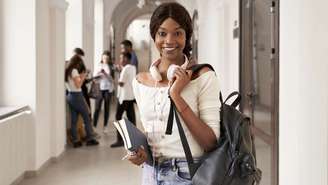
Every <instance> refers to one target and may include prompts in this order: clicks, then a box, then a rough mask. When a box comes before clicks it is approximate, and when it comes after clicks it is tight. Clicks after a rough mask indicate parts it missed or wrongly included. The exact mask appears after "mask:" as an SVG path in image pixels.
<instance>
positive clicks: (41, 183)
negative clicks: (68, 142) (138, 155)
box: [19, 132, 141, 185]
mask: <svg viewBox="0 0 328 185" xmlns="http://www.w3.org/2000/svg"><path fill="white" fill-rule="evenodd" d="M99 133H101V132H99ZM114 139H115V135H114V134H113V133H111V134H110V135H103V134H102V137H101V139H100V145H99V146H95V147H86V146H83V147H81V148H78V149H73V148H69V149H67V150H66V152H65V153H64V154H63V157H62V158H60V159H59V161H58V162H56V163H51V164H50V165H49V167H47V168H46V169H45V170H43V171H42V172H41V173H40V174H39V175H38V176H37V177H33V178H28V179H24V180H23V181H22V182H21V183H20V184H19V185H110V184H115V185H138V184H140V182H141V167H137V166H134V165H131V164H130V163H129V162H128V161H122V160H121V158H122V157H123V156H124V155H125V149H124V148H122V147H120V148H114V149H113V148H110V147H109V145H110V144H111V142H112V141H113V140H114ZM127 177H133V179H131V178H127Z"/></svg>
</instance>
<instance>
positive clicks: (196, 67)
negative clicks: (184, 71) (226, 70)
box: [188, 63, 215, 73]
mask: <svg viewBox="0 0 328 185" xmlns="http://www.w3.org/2000/svg"><path fill="white" fill-rule="evenodd" d="M204 67H208V68H210V69H211V70H212V71H215V70H214V68H213V66H211V65H210V64H206V63H205V64H195V65H192V66H190V67H189V68H188V69H189V70H191V71H192V72H193V73H198V72H199V71H200V70H201V69H203V68H204Z"/></svg>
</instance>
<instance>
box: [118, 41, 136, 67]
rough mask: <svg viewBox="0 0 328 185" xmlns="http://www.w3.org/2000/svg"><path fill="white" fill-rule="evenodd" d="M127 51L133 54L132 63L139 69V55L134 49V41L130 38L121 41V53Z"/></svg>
mask: <svg viewBox="0 0 328 185" xmlns="http://www.w3.org/2000/svg"><path fill="white" fill-rule="evenodd" d="M125 52H128V53H130V54H131V64H132V65H134V66H135V67H136V70H137V71H138V57H137V55H136V53H135V52H134V50H133V46H132V42H131V41H130V40H123V41H122V42H121V53H125Z"/></svg>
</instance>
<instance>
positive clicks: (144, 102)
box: [133, 71, 220, 158]
mask: <svg viewBox="0 0 328 185" xmlns="http://www.w3.org/2000/svg"><path fill="white" fill-rule="evenodd" d="M133 91H134V94H135V98H136V101H137V104H138V108H139V111H140V119H141V122H142V125H143V127H144V129H145V132H146V134H147V136H148V138H149V144H150V146H151V148H152V151H153V155H155V157H164V158H173V157H176V158H184V157H185V154H184V152H183V148H182V144H181V141H180V137H179V132H178V128H177V125H176V123H175V122H174V123H173V129H172V135H165V130H166V125H167V119H168V115H169V110H170V100H169V98H168V87H156V88H155V87H150V86H146V85H143V84H141V83H140V82H138V81H137V80H136V79H134V80H133ZM219 91H220V88H219V81H218V78H217V76H216V75H215V72H213V71H208V72H206V73H204V74H202V75H201V76H200V77H198V78H197V79H195V80H192V81H191V82H190V83H189V84H188V85H187V86H186V87H185V88H184V89H183V91H182V92H181V96H182V98H183V99H184V100H185V101H186V102H187V103H188V105H189V107H190V108H191V109H192V110H193V112H194V113H195V114H196V115H197V116H198V117H199V118H200V119H201V120H202V121H203V122H205V123H206V124H207V125H208V126H210V127H211V128H212V129H213V131H214V133H215V135H216V136H217V137H218V136H219V133H220V132H219V130H220V128H219V120H220V114H219V111H220V101H219ZM180 121H181V123H182V126H183V128H184V131H185V135H186V137H187V140H188V143H189V145H190V150H191V152H192V155H193V157H200V156H201V155H202V154H203V149H202V148H201V147H200V146H199V145H198V143H197V142H196V140H195V139H194V138H193V136H192V135H191V133H190V132H189V130H188V128H187V127H186V125H185V123H184V121H183V119H182V118H181V117H180Z"/></svg>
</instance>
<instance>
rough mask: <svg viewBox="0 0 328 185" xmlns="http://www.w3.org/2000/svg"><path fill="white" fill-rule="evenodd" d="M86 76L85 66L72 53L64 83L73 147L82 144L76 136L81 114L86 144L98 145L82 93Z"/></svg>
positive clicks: (78, 57) (79, 58) (80, 59)
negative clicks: (69, 113) (66, 92)
mask: <svg viewBox="0 0 328 185" xmlns="http://www.w3.org/2000/svg"><path fill="white" fill-rule="evenodd" d="M85 78H86V68H85V65H84V63H83V60H82V58H81V57H80V56H78V55H74V56H73V57H72V58H71V59H70V60H69V64H68V65H67V67H66V69H65V85H66V87H67V90H68V94H67V96H66V100H67V102H68V105H69V107H70V112H71V135H72V142H73V147H74V148H78V147H81V146H82V142H81V141H79V140H78V138H77V119H78V115H79V114H81V116H82V118H83V123H84V129H85V132H86V145H87V146H92V145H98V144H99V142H98V141H97V140H96V139H95V138H94V136H93V132H92V127H91V118H90V116H89V112H90V110H89V108H88V105H87V103H86V101H85V98H84V97H83V94H82V89H81V86H82V84H83V82H84V80H85Z"/></svg>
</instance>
